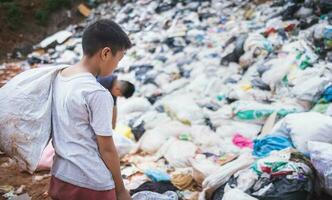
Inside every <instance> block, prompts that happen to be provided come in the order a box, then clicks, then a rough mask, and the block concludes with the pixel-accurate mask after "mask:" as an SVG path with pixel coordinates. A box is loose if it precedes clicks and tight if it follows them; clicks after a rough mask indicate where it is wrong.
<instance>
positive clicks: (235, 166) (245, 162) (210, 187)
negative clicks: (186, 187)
mask: <svg viewBox="0 0 332 200" xmlns="http://www.w3.org/2000/svg"><path fill="white" fill-rule="evenodd" d="M253 162H254V159H253V157H252V156H251V155H250V154H242V155H240V157H239V158H237V159H236V160H234V161H232V162H229V163H227V164H225V165H223V166H221V167H220V168H219V169H218V170H217V171H215V172H214V173H213V174H211V175H210V176H208V177H207V178H206V179H205V180H204V181H203V192H202V193H204V194H205V197H207V198H209V197H210V196H211V195H212V193H213V192H214V191H215V190H216V189H217V188H219V187H220V186H221V185H223V184H225V183H226V182H227V181H228V179H229V178H230V177H231V176H232V175H233V174H234V173H236V172H237V171H239V170H241V169H244V168H247V167H249V166H250V165H251V164H252V163H253ZM203 196H204V195H203Z"/></svg>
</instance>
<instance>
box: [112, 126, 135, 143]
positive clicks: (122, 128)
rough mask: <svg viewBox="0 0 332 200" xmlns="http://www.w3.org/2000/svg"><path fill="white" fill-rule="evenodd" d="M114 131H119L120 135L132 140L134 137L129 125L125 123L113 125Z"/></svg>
mask: <svg viewBox="0 0 332 200" xmlns="http://www.w3.org/2000/svg"><path fill="white" fill-rule="evenodd" d="M115 132H117V133H120V134H121V135H123V136H124V137H126V138H128V139H131V140H133V139H134V134H133V132H132V131H131V128H130V127H129V126H125V125H122V124H120V125H116V127H115Z"/></svg>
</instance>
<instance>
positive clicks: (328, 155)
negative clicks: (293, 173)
mask: <svg viewBox="0 0 332 200" xmlns="http://www.w3.org/2000/svg"><path fill="white" fill-rule="evenodd" d="M308 148H309V152H310V158H311V162H312V164H313V165H314V166H315V168H316V170H317V172H318V174H319V178H320V182H321V185H322V187H323V188H324V190H325V191H326V192H327V193H328V194H330V195H332V144H328V143H324V142H314V141H310V142H308Z"/></svg>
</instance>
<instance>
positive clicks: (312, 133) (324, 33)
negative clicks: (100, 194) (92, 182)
mask: <svg viewBox="0 0 332 200" xmlns="http://www.w3.org/2000/svg"><path fill="white" fill-rule="evenodd" d="M98 19H112V20H115V21H116V22H117V23H119V24H120V25H121V26H122V27H123V28H124V30H125V31H126V32H127V33H128V34H129V36H130V39H131V40H132V43H133V44H134V45H133V47H132V48H131V49H129V50H128V51H127V52H126V55H125V57H124V59H123V60H122V61H121V62H120V64H119V67H118V68H117V69H116V70H115V72H114V74H116V75H117V76H118V78H119V79H123V80H128V81H130V82H133V83H134V84H135V86H136V92H135V94H134V97H132V98H129V99H123V98H120V99H119V100H118V104H117V107H118V118H119V119H118V122H117V128H116V130H115V132H116V133H115V134H120V135H122V136H124V137H126V138H127V139H130V140H131V141H132V143H130V142H129V143H126V142H124V143H123V144H122V143H121V144H120V146H121V147H120V148H122V149H121V150H122V152H126V155H125V156H123V157H122V174H123V177H124V180H125V183H126V187H127V189H129V190H130V192H131V194H132V195H133V198H134V199H136V200H138V199H146V198H148V197H150V198H152V199H170V200H175V199H181V198H182V199H199V200H202V199H215V200H217V199H224V200H232V199H235V197H234V195H235V196H236V195H239V197H238V198H240V197H241V199H243V200H245V199H246V200H250V199H260V200H263V199H286V198H287V199H291V200H297V199H320V198H322V197H320V196H319V194H320V192H321V191H324V190H325V191H324V192H327V193H330V194H331V193H332V192H331V191H332V188H331V187H330V184H329V183H331V181H332V172H331V171H332V166H331V164H329V163H331V160H330V158H329V155H330V154H329V153H330V152H332V149H331V143H332V139H330V138H332V135H331V133H332V124H331V123H332V120H331V116H332V106H331V102H332V86H331V84H332V63H331V61H332V3H331V2H330V1H326V0H320V1H319V0H317V1H313V0H312V1H311V0H308V1H301V0H289V1H288V0H280V1H279V0H278V1H277V0H275V1H236V0H234V1H231V0H211V1H190V0H184V1H151V0H139V1H125V3H124V4H123V6H120V5H118V4H116V3H105V4H101V5H100V6H98V7H97V8H95V9H93V10H92V11H91V13H90V15H89V16H88V17H87V18H86V20H85V21H84V22H82V23H80V24H76V25H72V26H69V27H67V28H66V29H65V30H62V31H60V32H58V33H56V34H55V35H52V36H49V37H48V38H45V39H44V40H43V41H41V42H40V43H39V44H37V45H36V46H35V48H36V49H35V51H34V52H32V53H31V54H30V55H29V56H28V59H27V60H26V61H23V62H19V63H13V64H3V65H1V71H0V72H1V74H0V78H1V80H0V84H5V83H6V82H7V81H8V80H9V79H10V78H11V77H13V76H14V75H15V74H17V73H19V72H20V71H22V70H26V69H29V68H34V67H43V66H45V65H71V64H74V63H75V62H77V61H79V59H80V58H81V57H82V49H81V37H82V31H83V30H84V28H85V27H86V26H87V25H88V24H90V23H92V22H94V21H95V20H98ZM311 142H320V143H322V147H324V150H322V149H323V148H322V149H315V148H314V147H313V146H312V145H310V144H312V143H311ZM133 143H134V144H133ZM315 144H317V143H315ZM318 144H319V143H318ZM318 146H319V145H318ZM323 151H325V152H326V154H323V153H322V152H323ZM310 156H311V157H310ZM316 158H319V159H316ZM319 160H321V161H322V162H319ZM315 171H317V174H316V172H315ZM316 182H319V183H320V185H319V186H317V187H316V185H315V183H316ZM316 188H320V189H319V190H316ZM27 192H29V191H27ZM150 192H152V193H150ZM165 192H166V193H165ZM174 192H176V193H174ZM327 198H329V197H327Z"/></svg>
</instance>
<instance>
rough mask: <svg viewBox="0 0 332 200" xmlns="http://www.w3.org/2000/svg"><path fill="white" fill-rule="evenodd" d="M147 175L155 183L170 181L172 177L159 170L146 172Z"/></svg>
mask: <svg viewBox="0 0 332 200" xmlns="http://www.w3.org/2000/svg"><path fill="white" fill-rule="evenodd" d="M144 173H145V175H146V176H147V177H149V178H150V179H151V180H152V181H153V182H161V181H170V180H171V177H170V176H169V175H168V174H167V173H166V172H163V171H161V170H158V169H148V170H145V171H144Z"/></svg>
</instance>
